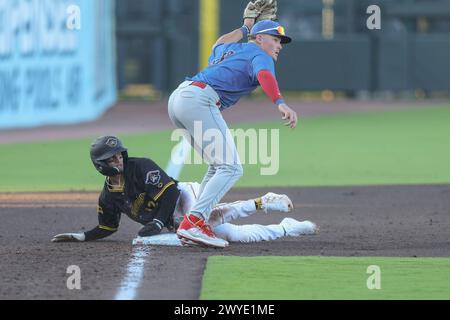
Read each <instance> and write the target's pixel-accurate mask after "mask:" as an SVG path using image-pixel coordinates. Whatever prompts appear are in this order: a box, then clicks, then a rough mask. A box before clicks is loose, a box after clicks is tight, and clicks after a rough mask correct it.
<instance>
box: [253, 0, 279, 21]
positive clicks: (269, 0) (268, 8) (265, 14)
mask: <svg viewBox="0 0 450 320" xmlns="http://www.w3.org/2000/svg"><path fill="white" fill-rule="evenodd" d="M277 11H278V4H277V0H266V4H265V6H263V7H262V8H261V13H260V14H259V16H258V17H257V18H256V21H255V22H258V21H261V20H277Z"/></svg>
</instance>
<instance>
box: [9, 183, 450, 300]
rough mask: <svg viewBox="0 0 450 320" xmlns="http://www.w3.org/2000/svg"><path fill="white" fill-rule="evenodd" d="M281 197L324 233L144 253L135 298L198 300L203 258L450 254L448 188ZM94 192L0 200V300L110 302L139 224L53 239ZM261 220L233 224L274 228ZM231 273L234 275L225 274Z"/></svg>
mask: <svg viewBox="0 0 450 320" xmlns="http://www.w3.org/2000/svg"><path fill="white" fill-rule="evenodd" d="M267 191H268V189H239V190H236V189H235V190H232V191H231V192H230V193H229V194H228V195H227V196H226V198H225V199H224V200H227V201H235V200H238V199H247V198H253V197H255V196H257V195H261V194H264V193H265V192H267ZM271 191H275V192H278V193H286V194H288V195H289V196H290V197H291V198H292V199H293V201H294V204H295V206H296V210H295V211H294V212H293V213H291V214H289V216H292V217H294V218H296V219H299V220H305V219H308V220H312V221H315V222H317V223H318V224H319V225H320V227H321V233H320V234H319V235H316V236H305V237H299V238H282V239H279V240H277V241H273V242H262V243H256V244H232V245H231V246H230V247H229V248H226V249H224V250H217V249H200V248H183V247H154V248H151V249H149V254H148V256H147V257H146V264H145V270H144V276H143V279H142V283H141V285H140V288H139V290H138V292H137V298H138V299H198V297H199V293H200V288H201V279H202V274H203V270H204V267H205V263H206V259H207V257H208V256H210V255H236V256H256V255H282V256H292V255H329V256H407V257H415V256H417V257H422V256H447V257H448V256H450V251H449V250H448V248H449V247H450V236H449V233H448V230H449V229H450V185H431V186H385V187H383V186H379V187H340V188H335V187H328V188H292V189H287V188H286V189H282V188H281V189H280V188H275V189H272V190H271ZM96 197H97V194H95V193H81V194H69V193H62V194H46V195H44V194H34V195H27V194H16V195H11V194H6V195H5V194H3V195H1V196H0V199H1V203H2V207H0V212H1V217H2V223H1V224H0V259H1V261H2V263H1V265H0V277H1V281H0V283H1V287H0V299H113V298H114V297H115V295H116V293H117V290H118V287H119V286H120V283H121V281H122V279H123V277H124V276H125V273H126V266H127V263H128V260H129V258H130V255H131V249H132V245H131V241H132V239H133V238H134V236H135V234H136V232H137V231H138V230H139V225H137V224H135V223H134V222H132V221H131V220H129V219H128V218H127V217H123V219H122V222H121V227H120V230H119V231H118V232H117V233H116V234H114V235H113V236H111V237H110V238H107V239H104V240H99V241H96V242H88V243H58V244H54V243H51V242H50V239H51V237H52V236H53V235H54V234H56V233H60V232H70V231H72V232H74V231H79V230H89V229H90V228H92V227H94V226H95V225H96V224H97V218H96V213H95V206H96ZM284 216H285V215H284V214H270V215H266V214H264V213H261V214H257V215H254V216H252V217H250V218H247V219H245V220H244V219H241V220H239V221H237V223H239V224H242V223H260V224H271V223H278V222H279V221H281V219H282V218H283V217H284ZM69 265H78V266H79V267H80V269H81V286H82V288H81V290H68V289H67V287H66V280H67V278H68V277H69V274H67V273H66V269H67V267H68V266H69ZM230 272H232V270H230Z"/></svg>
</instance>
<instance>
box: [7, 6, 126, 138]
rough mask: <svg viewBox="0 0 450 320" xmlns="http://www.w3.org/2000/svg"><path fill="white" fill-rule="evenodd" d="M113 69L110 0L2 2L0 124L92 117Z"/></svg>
mask: <svg viewBox="0 0 450 320" xmlns="http://www.w3.org/2000/svg"><path fill="white" fill-rule="evenodd" d="M78 9H79V10H78ZM115 74H116V72H115V27H114V1H113V0H95V1H92V0H0V129H4V128H16V127H31V126H38V125H43V124H64V123H76V122H81V121H88V120H94V119H95V118H97V117H98V116H100V115H101V114H102V113H103V111H105V110H106V109H107V108H108V107H110V106H112V104H114V102H115V101H116V97H117V92H116V81H115V77H116V75H115Z"/></svg>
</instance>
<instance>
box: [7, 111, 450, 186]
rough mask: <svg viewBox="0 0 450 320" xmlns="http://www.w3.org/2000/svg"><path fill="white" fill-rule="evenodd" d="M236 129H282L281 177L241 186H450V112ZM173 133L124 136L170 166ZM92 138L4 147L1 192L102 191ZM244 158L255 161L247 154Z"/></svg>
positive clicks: (250, 173)
mask: <svg viewBox="0 0 450 320" xmlns="http://www.w3.org/2000/svg"><path fill="white" fill-rule="evenodd" d="M300 116H301V114H300ZM236 127H239V128H243V129H244V130H247V129H250V128H257V129H279V130H280V131H279V136H280V146H279V157H276V156H275V155H273V156H274V157H273V158H272V160H271V161H272V162H271V163H272V164H275V163H278V168H279V170H278V172H277V173H276V174H275V175H261V169H262V168H265V167H268V165H261V164H245V165H244V177H243V178H241V179H240V180H239V181H238V183H237V184H236V186H238V187H256V186H339V185H377V184H433V183H449V182H450V166H449V165H448V164H449V163H450V108H447V107H433V108H418V109H408V110H402V111H395V112H379V113H350V114H337V115H326V116H320V117H315V118H307V119H300V122H299V126H298V127H297V128H296V129H295V130H290V129H288V128H286V127H283V126H282V125H281V122H280V121H274V122H267V123H258V124H244V125H239V126H234V127H233V128H236ZM170 133H171V131H164V132H157V133H148V134H139V135H123V136H121V138H122V140H123V142H124V144H125V145H126V146H127V147H128V148H129V153H130V155H131V156H145V157H151V158H152V159H153V160H155V161H156V162H157V163H159V164H160V165H161V167H163V168H165V167H166V164H167V162H168V159H169V156H170V152H171V150H172V148H173V146H174V145H175V144H176V142H172V141H170ZM93 138H95V137H90V138H89V139H77V140H66V141H58V142H45V143H26V144H11V145H0V154H1V166H0V176H1V177H2V182H1V184H0V191H2V192H5V191H11V192H12V191H60V190H99V189H100V188H101V185H102V181H103V179H102V177H101V176H100V175H99V174H98V173H97V172H96V171H95V169H94V167H93V166H92V164H91V162H90V159H89V145H90V142H91V141H92V140H93ZM269 146H271V144H269ZM268 154H269V155H270V152H269V153H268ZM241 158H242V161H243V162H245V163H248V162H249V157H248V155H247V156H246V157H243V156H241ZM259 160H261V158H259ZM275 167H277V166H275ZM205 170H206V166H205V165H186V166H185V167H184V169H183V172H182V175H181V178H180V179H181V180H184V181H187V180H197V181H200V180H201V179H202V177H203V174H204V173H205Z"/></svg>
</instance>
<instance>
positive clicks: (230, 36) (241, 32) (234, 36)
mask: <svg viewBox="0 0 450 320" xmlns="http://www.w3.org/2000/svg"><path fill="white" fill-rule="evenodd" d="M254 24H255V19H253V18H247V19H244V25H243V26H242V27H240V28H239V29H236V30H233V31H231V32H230V33H227V34H224V35H223V36H221V37H220V38H219V39H217V41H216V43H215V44H214V45H213V48H214V47H216V46H218V45H219V44H222V43H235V42H239V41H241V39H242V38H244V36H245V37H246V36H247V34H249V33H250V30H251V29H252V27H253V25H254Z"/></svg>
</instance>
